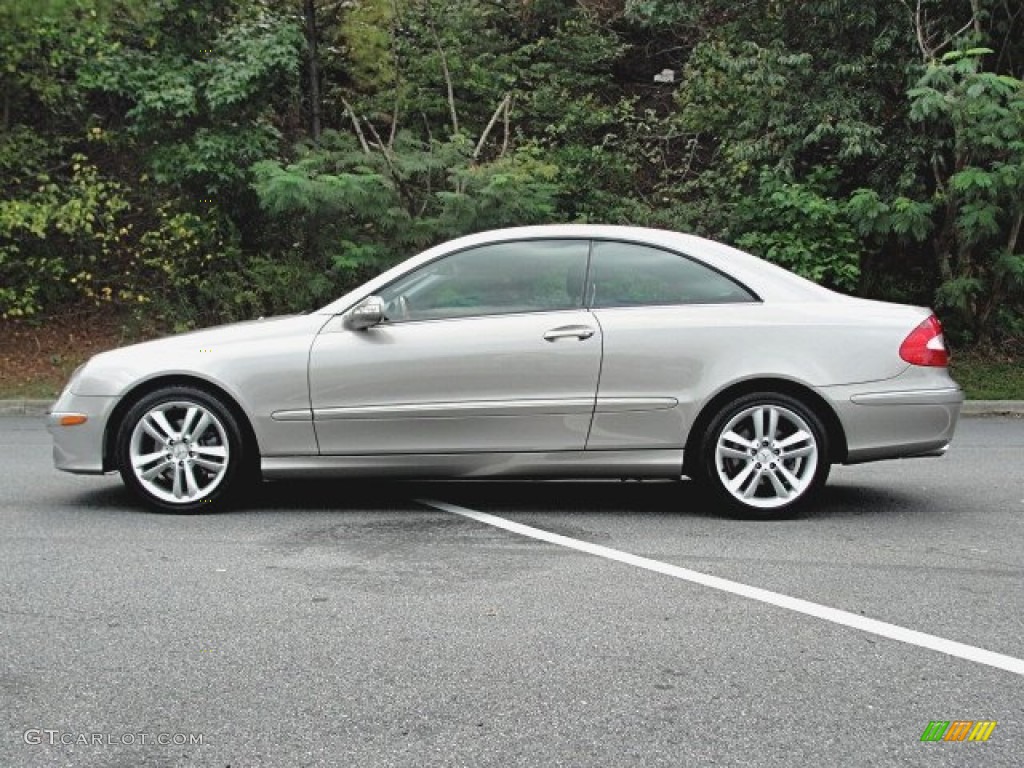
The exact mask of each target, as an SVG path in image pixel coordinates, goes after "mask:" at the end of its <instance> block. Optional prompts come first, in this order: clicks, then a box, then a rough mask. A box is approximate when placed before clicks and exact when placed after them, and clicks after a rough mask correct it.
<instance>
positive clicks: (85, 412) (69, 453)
mask: <svg viewBox="0 0 1024 768" xmlns="http://www.w3.org/2000/svg"><path fill="white" fill-rule="evenodd" d="M119 399H120V398H117V397H83V396H81V395H75V394H72V393H71V392H70V391H69V390H65V392H64V394H62V395H61V396H60V399H59V400H57V402H56V403H54V404H53V408H52V410H51V411H50V413H49V414H48V415H47V417H46V429H47V430H48V431H49V433H50V434H51V435H53V465H54V466H55V467H56V468H57V469H60V470H63V471H64V472H73V473H75V474H79V475H102V474H103V471H104V470H103V437H104V433H105V428H106V424H107V420H108V419H109V418H110V414H111V412H112V411H113V410H114V406H115V405H117V401H118V400H119ZM65 416H84V417H85V421H84V422H83V423H80V424H74V425H72V426H63V425H62V424H61V421H62V419H63V417H65Z"/></svg>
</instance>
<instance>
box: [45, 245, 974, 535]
mask: <svg viewBox="0 0 1024 768" xmlns="http://www.w3.org/2000/svg"><path fill="white" fill-rule="evenodd" d="M947 362H948V354H947V351H946V347H945V344H944V341H943V336H942V327H941V326H940V324H939V321H938V320H937V319H936V317H935V316H934V315H933V314H932V313H931V312H930V311H929V310H927V309H922V308H918V307H910V306H903V305H898V304H888V303H882V302H877V301H868V300H864V299H857V298H851V297H849V296H843V295H840V294H837V293H834V292H832V291H830V290H827V289H825V288H822V287H821V286H818V285H815V284H814V283H812V282H809V281H807V280H804V279H803V278H800V277H797V276H796V275H793V274H791V273H790V272H787V271H786V270H784V269H781V268H779V267H777V266H774V265H772V264H769V263H767V262H765V261H762V260H760V259H758V258H756V257H754V256H751V255H749V254H747V253H743V252H741V251H738V250H735V249H734V248H730V247H728V246H725V245H721V244H719V243H715V242H711V241H709V240H704V239H701V238H698V237H694V236H690V235H683V234H678V233H674V232H666V231H659V230H649V229H639V228H634V227H611V226H587V225H556V226H543V227H525V228H517V229H507V230H500V231H493V232H484V233H481V234H476V235H471V236H469V237H463V238H460V239H458V240H454V241H452V242H449V243H445V244H443V245H439V246H437V247H434V248H431V249H429V250H427V251H425V252H423V253H421V254H419V255H418V256H414V257H413V258H411V259H409V260H408V261H405V262H404V263H402V264H399V265H398V266H396V267H394V268H393V269H390V270H388V271H387V272H384V273H383V274H381V275H380V276H378V277H376V278H374V279H372V280H370V281H369V282H367V283H366V284H365V285H363V286H362V287H360V288H358V289H357V290H355V291H352V292H351V293H349V294H347V295H345V296H342V297H341V298H339V299H338V300H337V301H335V302H333V303H331V304H328V305H327V306H326V307H323V308H322V309H319V310H317V311H315V312H311V313H307V314H302V315H297V316H290V317H281V318H268V319H261V320H256V321H253V322H246V323H239V324H234V325H228V326H223V327H219V328H212V329H208V330H203V331H197V332H194V333H187V334H182V335H178V336H172V337H168V338H164V339H159V340H156V341H149V342H145V343H142V344H136V345H133V346H129V347H124V348H121V349H115V350H112V351H109V352H104V353H102V354H99V355H96V356H95V357H93V358H92V359H91V360H89V361H88V362H87V363H86V364H85V365H83V366H82V367H80V368H79V369H78V370H77V371H75V373H74V374H73V376H72V377H71V381H70V382H69V383H68V385H67V387H66V388H65V390H64V392H63V394H61V396H60V399H59V400H58V401H57V402H56V403H55V404H54V406H53V410H52V412H51V413H50V414H49V417H48V427H49V430H50V432H51V433H52V434H53V439H54V448H53V455H54V463H55V465H56V466H57V468H58V469H62V470H65V471H68V472H76V473H82V474H102V473H107V472H114V471H118V472H120V474H121V477H122V478H123V480H124V482H125V484H126V485H127V486H128V487H129V488H131V489H132V490H133V491H134V492H135V493H136V494H137V495H138V496H139V497H140V498H141V499H142V500H143V501H145V502H147V503H148V504H150V505H152V506H154V507H157V508H159V509H162V510H166V511H171V512H199V511H204V510H209V509H212V508H216V507H217V506H218V505H220V504H223V503H226V502H228V501H229V500H231V499H235V498H237V494H238V492H239V491H243V490H244V489H246V488H247V487H248V488H251V487H252V486H253V485H254V484H256V483H258V482H259V481H260V480H261V479H267V480H275V479H279V478H290V477H297V476H320V477H324V476H330V477H353V476H359V477H402V478H419V479H424V478H430V479H442V478H466V479H468V478H496V477H503V478H510V477H511V478H534V479H542V478H549V479H555V478H562V479H564V478H598V477H600V478H674V479H681V478H682V477H684V476H685V477H689V478H690V479H691V480H692V481H694V482H697V483H700V484H701V485H702V486H704V487H706V489H707V492H708V493H707V498H708V499H710V500H711V501H712V503H714V504H715V505H716V506H717V508H718V509H720V510H721V511H723V512H728V513H733V514H741V515H745V516H750V517H761V518H770V517H781V516H788V515H792V514H793V513H794V512H796V511H797V510H799V509H801V508H803V507H806V505H807V503H808V502H809V501H810V500H811V498H812V497H813V496H814V494H815V492H816V491H817V490H818V489H819V488H820V487H821V486H822V485H823V484H824V483H825V480H826V477H827V476H828V473H829V469H830V467H831V465H832V464H836V463H839V464H853V463H858V462H867V461H874V460H877V459H894V458H904V457H918V456H940V455H942V454H943V453H944V452H945V451H946V449H947V447H948V446H949V441H950V439H951V437H952V435H953V431H954V428H955V426H956V422H957V418H958V416H959V413H960V407H961V404H962V401H963V394H962V392H961V390H960V388H959V387H958V386H957V385H956V383H955V382H954V381H953V380H952V379H951V378H950V377H949V374H948V372H947V369H946V366H947Z"/></svg>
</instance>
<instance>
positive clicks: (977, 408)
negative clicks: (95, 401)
mask: <svg viewBox="0 0 1024 768" xmlns="http://www.w3.org/2000/svg"><path fill="white" fill-rule="evenodd" d="M53 402H54V401H53V400H0V416H45V415H46V412H47V411H48V410H49V409H50V406H52V405H53ZM961 413H962V415H963V416H965V417H972V416H1024V400H968V401H967V402H965V403H964V409H963V411H962V412H961Z"/></svg>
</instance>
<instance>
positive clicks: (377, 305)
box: [344, 296, 384, 331]
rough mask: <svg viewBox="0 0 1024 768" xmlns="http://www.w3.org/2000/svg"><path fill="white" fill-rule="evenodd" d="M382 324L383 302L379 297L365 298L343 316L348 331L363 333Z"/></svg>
mask: <svg viewBox="0 0 1024 768" xmlns="http://www.w3.org/2000/svg"><path fill="white" fill-rule="evenodd" d="M382 322H384V302H383V300H381V298H380V296H367V297H366V298H365V299H363V300H362V301H361V302H359V303H358V304H356V305H355V306H354V307H353V308H352V309H351V310H349V313H348V314H347V315H345V321H344V323H345V327H346V328H348V329H349V330H350V331H365V330H366V329H367V328H372V327H373V326H375V325H380V324H381V323H382Z"/></svg>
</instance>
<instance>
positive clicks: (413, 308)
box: [380, 240, 589, 322]
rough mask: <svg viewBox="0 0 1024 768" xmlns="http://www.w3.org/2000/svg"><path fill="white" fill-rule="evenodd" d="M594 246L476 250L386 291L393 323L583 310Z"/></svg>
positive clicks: (545, 244) (548, 243) (567, 243)
mask: <svg viewBox="0 0 1024 768" xmlns="http://www.w3.org/2000/svg"><path fill="white" fill-rule="evenodd" d="M588 251H589V243H588V242H587V241H584V240H529V241H520V242H510V243H496V244H492V245H486V246H481V247H479V248H471V249H469V250H465V251H460V252H459V253H455V254H452V255H451V256H446V257H445V258H443V259H438V260H437V261H434V262H431V263H430V264H427V265H426V266H424V267H421V268H420V269H418V270H416V271H415V272H413V273H411V274H409V275H406V276H405V277H403V278H400V279H399V280H397V281H396V282H394V283H392V284H391V285H390V286H388V287H387V288H385V289H384V290H383V291H381V293H380V296H381V298H382V299H383V300H384V303H385V315H386V316H387V319H388V320H389V321H391V322H402V321H404V320H436V319H442V318H452V317H468V316H472V315H501V314H510V313H519V312H543V311H551V310H557V309H572V308H574V307H581V306H582V305H583V280H584V275H585V273H586V268H587V257H588Z"/></svg>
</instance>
